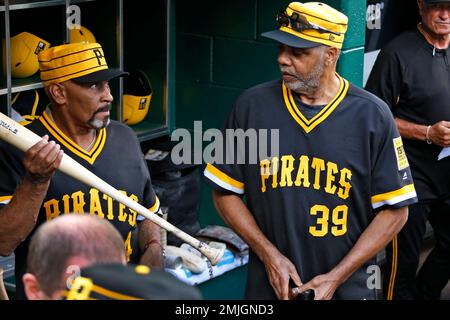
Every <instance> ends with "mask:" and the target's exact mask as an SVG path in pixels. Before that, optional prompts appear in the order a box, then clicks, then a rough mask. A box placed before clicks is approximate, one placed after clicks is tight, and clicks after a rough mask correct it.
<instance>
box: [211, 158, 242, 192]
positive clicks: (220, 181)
mask: <svg viewBox="0 0 450 320" xmlns="http://www.w3.org/2000/svg"><path fill="white" fill-rule="evenodd" d="M204 175H205V177H207V178H208V179H209V180H211V181H212V182H214V183H215V184H217V185H218V186H220V187H222V188H224V189H226V190H229V191H232V192H235V193H238V194H243V193H244V186H245V185H244V183H242V182H240V181H238V180H236V179H233V178H232V177H230V176H229V175H227V174H226V173H224V172H222V171H220V170H219V169H217V168H216V167H214V166H213V165H212V164H210V163H208V164H207V165H206V168H205V171H204Z"/></svg>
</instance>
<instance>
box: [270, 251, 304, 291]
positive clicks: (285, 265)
mask: <svg viewBox="0 0 450 320" xmlns="http://www.w3.org/2000/svg"><path fill="white" fill-rule="evenodd" d="M263 262H264V265H265V267H266V273H267V276H268V278H269V282H270V285H271V286H272V288H273V290H274V291H275V293H276V295H277V297H278V299H280V300H288V299H289V291H290V288H289V279H292V281H293V282H294V284H295V285H296V286H301V285H302V281H301V280H300V276H299V275H298V273H297V269H296V268H295V266H294V265H293V264H292V262H291V261H290V260H289V259H288V258H286V257H285V256H284V255H282V254H281V253H280V252H279V251H278V250H276V249H273V250H271V252H270V253H269V254H267V259H264V261H263Z"/></svg>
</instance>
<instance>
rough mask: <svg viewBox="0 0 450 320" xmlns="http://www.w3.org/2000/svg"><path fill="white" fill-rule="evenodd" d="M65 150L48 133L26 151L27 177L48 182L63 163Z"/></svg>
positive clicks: (40, 181)
mask: <svg viewBox="0 0 450 320" xmlns="http://www.w3.org/2000/svg"><path fill="white" fill-rule="evenodd" d="M62 156H63V151H62V150H61V147H60V146H59V144H56V143H55V142H54V141H50V142H48V135H45V136H44V137H43V138H42V140H41V141H39V142H38V143H36V144H35V145H34V146H32V147H31V148H30V149H29V150H28V151H27V152H25V158H24V160H23V165H24V167H25V169H26V171H27V178H28V179H30V180H31V181H32V182H34V183H47V182H49V181H50V179H51V178H52V176H53V174H54V173H55V171H56V170H57V169H58V167H59V165H60V164H61V160H62Z"/></svg>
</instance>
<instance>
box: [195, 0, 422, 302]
mask: <svg viewBox="0 0 450 320" xmlns="http://www.w3.org/2000/svg"><path fill="white" fill-rule="evenodd" d="M277 21H278V23H279V26H280V27H279V29H278V30H275V31H271V32H267V33H264V34H263V35H264V36H266V37H268V38H271V39H274V40H276V41H278V42H279V43H280V45H279V53H278V64H279V65H280V69H281V73H282V80H281V81H280V80H277V81H271V82H268V83H264V84H261V85H258V86H256V87H253V88H250V89H248V90H246V91H245V92H244V93H243V94H242V95H241V96H240V97H239V98H238V100H237V101H236V103H235V105H234V107H233V109H232V110H231V113H230V115H229V117H228V119H227V121H226V124H225V129H227V131H229V130H230V129H235V130H238V129H241V130H244V131H247V130H251V129H256V130H272V129H278V130H279V154H277V155H274V156H272V157H268V158H264V157H261V158H259V159H258V162H257V163H249V162H246V163H245V164H237V163H238V162H236V161H235V162H233V163H231V161H229V158H228V157H227V161H226V163H225V162H223V163H218V162H215V163H210V164H208V165H207V167H206V169H205V173H204V174H205V177H206V178H207V181H208V183H210V184H211V186H212V187H213V188H214V192H213V198H214V202H215V205H216V208H217V210H218V212H219V213H220V215H221V216H222V217H223V219H224V220H225V222H227V223H228V224H229V225H230V226H231V227H232V228H234V230H236V231H237V233H239V234H240V235H241V236H242V237H243V239H244V240H245V241H246V242H247V243H248V244H249V246H250V248H251V251H250V259H249V268H248V280H247V288H246V297H247V298H249V299H275V298H278V299H287V298H288V297H289V296H290V293H291V297H294V298H295V296H296V295H297V294H299V293H303V292H305V291H307V290H313V291H314V296H315V299H375V298H376V292H375V289H376V285H374V283H373V281H372V282H371V280H370V279H371V276H373V271H370V270H374V269H373V267H374V265H375V264H376V261H375V259H374V256H375V255H376V253H377V252H378V251H380V250H381V249H382V248H383V247H384V246H385V245H386V244H387V243H388V242H389V241H391V240H392V238H393V237H394V235H395V234H396V233H397V232H398V231H399V230H400V229H401V228H402V226H403V225H404V223H405V222H406V220H407V216H408V210H407V205H409V204H411V203H414V202H415V201H416V193H415V190H414V186H413V182H412V178H411V173H410V170H409V164H408V160H407V158H406V156H405V154H404V151H403V145H402V140H401V137H400V136H399V133H398V131H397V129H396V127H395V123H394V120H393V118H392V115H391V114H390V111H389V109H388V107H387V106H386V104H385V103H384V102H382V101H381V100H380V99H378V98H377V97H375V96H374V95H372V94H370V93H368V92H366V91H364V90H362V89H359V88H357V87H355V86H353V85H351V84H349V82H348V81H347V80H345V79H343V78H342V77H340V76H339V75H338V74H337V73H336V62H337V59H338V57H339V54H340V49H341V48H342V43H343V41H344V34H345V32H346V30H347V21H348V19H347V17H346V16H345V15H344V14H342V13H340V12H339V11H337V10H335V9H333V8H331V7H329V6H328V5H326V4H323V3H316V2H311V3H299V2H292V3H290V4H289V6H288V7H287V8H286V10H285V11H283V12H280V13H279V14H278V17H277ZM227 143H228V144H230V145H231V146H232V145H233V144H232V141H227ZM227 147H228V146H227ZM228 150H231V151H234V155H236V154H237V156H238V157H239V156H242V154H243V153H244V154H245V155H248V153H249V152H250V151H251V148H246V149H245V150H243V149H242V148H235V149H234V150H233V149H229V148H227V149H226V150H225V151H226V152H227V151H228ZM241 150H242V151H243V152H239V151H241ZM226 155H227V156H229V155H230V153H227V154H226ZM235 158H236V157H235ZM245 159H248V157H245ZM240 160H242V157H241V159H240ZM243 195H245V197H246V203H244V202H243V200H242V199H241V197H242V196H243ZM290 283H292V286H293V287H295V288H293V289H294V290H291V291H290V289H289V286H290Z"/></svg>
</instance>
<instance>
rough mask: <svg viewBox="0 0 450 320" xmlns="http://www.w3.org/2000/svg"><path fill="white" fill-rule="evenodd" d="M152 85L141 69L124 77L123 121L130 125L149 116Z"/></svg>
mask: <svg viewBox="0 0 450 320" xmlns="http://www.w3.org/2000/svg"><path fill="white" fill-rule="evenodd" d="M152 94H153V91H152V85H151V83H150V80H149V79H148V77H147V75H146V74H145V73H144V72H143V71H140V70H137V71H133V72H130V75H129V76H128V77H125V78H124V95H123V121H124V122H125V123H126V124H128V125H133V124H137V123H139V122H141V121H142V120H144V118H145V117H146V116H147V113H148V109H149V107H150V101H151V99H152Z"/></svg>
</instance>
